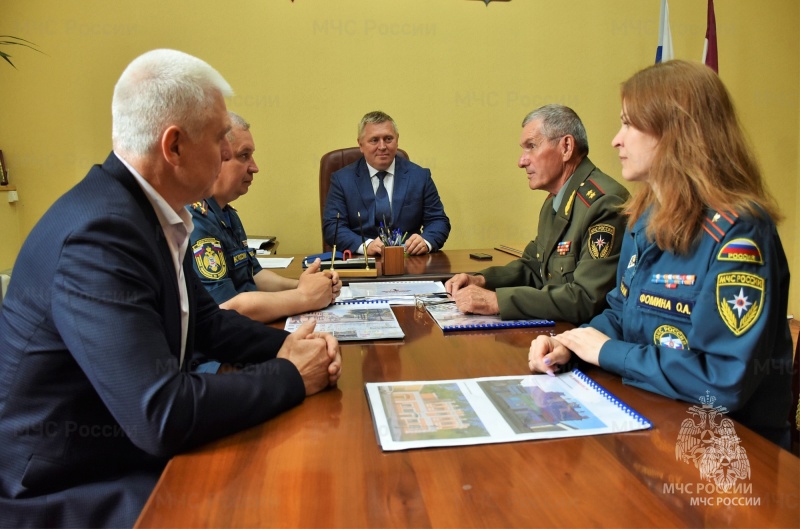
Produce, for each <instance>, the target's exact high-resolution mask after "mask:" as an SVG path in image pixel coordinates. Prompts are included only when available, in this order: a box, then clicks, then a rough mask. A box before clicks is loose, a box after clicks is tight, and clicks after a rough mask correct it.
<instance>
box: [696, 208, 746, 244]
mask: <svg viewBox="0 0 800 529" xmlns="http://www.w3.org/2000/svg"><path fill="white" fill-rule="evenodd" d="M738 219H739V215H737V214H736V213H734V212H733V211H714V210H713V209H709V210H708V211H706V218H704V219H703V231H705V232H706V235H708V236H709V237H711V238H712V239H714V240H715V241H717V242H720V241H722V238H723V237H725V234H726V233H728V230H729V229H731V227H732V226H733V225H734V224H736V221H737V220H738Z"/></svg>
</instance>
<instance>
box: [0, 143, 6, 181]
mask: <svg viewBox="0 0 800 529" xmlns="http://www.w3.org/2000/svg"><path fill="white" fill-rule="evenodd" d="M6 185H8V171H6V161H5V159H4V158H3V151H2V150H0V186H6Z"/></svg>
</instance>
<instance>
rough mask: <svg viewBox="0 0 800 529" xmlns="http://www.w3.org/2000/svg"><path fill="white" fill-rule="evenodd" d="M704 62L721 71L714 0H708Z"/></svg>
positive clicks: (716, 70)
mask: <svg viewBox="0 0 800 529" xmlns="http://www.w3.org/2000/svg"><path fill="white" fill-rule="evenodd" d="M656 62H657V61H656ZM703 64H705V65H706V66H708V67H709V68H711V69H712V70H714V71H715V72H717V73H719V61H718V59H717V17H716V16H714V0H708V22H707V24H706V41H705V44H704V45H703Z"/></svg>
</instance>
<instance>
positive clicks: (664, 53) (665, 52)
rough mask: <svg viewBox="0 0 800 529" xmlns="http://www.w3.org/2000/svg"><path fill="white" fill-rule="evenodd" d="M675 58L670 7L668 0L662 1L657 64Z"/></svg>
mask: <svg viewBox="0 0 800 529" xmlns="http://www.w3.org/2000/svg"><path fill="white" fill-rule="evenodd" d="M715 50H716V48H715ZM674 57H675V54H674V53H673V52H672V32H671V31H670V30H669V5H667V0H661V20H660V22H659V24H658V48H656V63H659V62H664V61H669V60H671V59H673V58H674Z"/></svg>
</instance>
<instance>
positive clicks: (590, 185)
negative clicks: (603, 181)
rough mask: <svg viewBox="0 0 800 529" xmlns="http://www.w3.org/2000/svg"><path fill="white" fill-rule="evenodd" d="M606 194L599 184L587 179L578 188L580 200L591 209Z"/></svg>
mask: <svg viewBox="0 0 800 529" xmlns="http://www.w3.org/2000/svg"><path fill="white" fill-rule="evenodd" d="M605 194H606V192H605V191H603V189H602V188H601V187H600V186H599V185H597V182H595V181H594V180H592V179H591V178H587V179H586V181H585V182H581V185H580V186H579V187H578V198H579V199H580V200H581V202H583V203H584V204H586V207H587V208H588V207H591V205H592V204H594V201H595V200H597V199H598V198H600V197H602V196H603V195H605Z"/></svg>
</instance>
